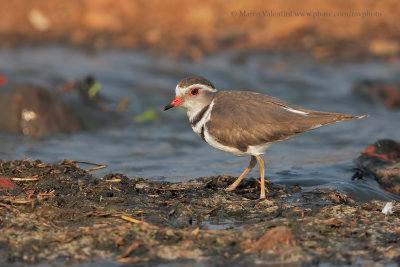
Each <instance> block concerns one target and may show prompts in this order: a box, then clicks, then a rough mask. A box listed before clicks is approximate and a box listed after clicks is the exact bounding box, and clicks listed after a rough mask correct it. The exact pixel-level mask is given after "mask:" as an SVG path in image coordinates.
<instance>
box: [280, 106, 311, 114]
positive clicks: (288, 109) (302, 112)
mask: <svg viewBox="0 0 400 267" xmlns="http://www.w3.org/2000/svg"><path fill="white" fill-rule="evenodd" d="M283 108H284V109H286V110H287V111H290V112H293V113H297V114H301V115H307V114H308V113H307V112H304V111H300V110H297V109H292V108H288V107H283Z"/></svg>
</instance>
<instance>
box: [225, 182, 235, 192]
mask: <svg viewBox="0 0 400 267" xmlns="http://www.w3.org/2000/svg"><path fill="white" fill-rule="evenodd" d="M236 187H237V186H236V185H234V184H231V185H230V186H228V187H227V188H225V192H232V191H233V190H235V189H236Z"/></svg>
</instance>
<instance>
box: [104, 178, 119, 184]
mask: <svg viewBox="0 0 400 267" xmlns="http://www.w3.org/2000/svg"><path fill="white" fill-rule="evenodd" d="M103 181H104V182H108V183H118V182H121V179H111V180H103Z"/></svg>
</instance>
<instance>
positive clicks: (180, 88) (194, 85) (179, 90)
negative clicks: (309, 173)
mask: <svg viewBox="0 0 400 267" xmlns="http://www.w3.org/2000/svg"><path fill="white" fill-rule="evenodd" d="M188 88H199V89H201V90H207V91H210V92H214V93H215V92H217V89H214V88H212V87H209V86H207V85H204V84H200V83H196V84H192V85H190V86H189V87H179V86H178V85H177V86H176V89H175V94H176V95H179V94H182V93H183V92H185V90H186V89H188Z"/></svg>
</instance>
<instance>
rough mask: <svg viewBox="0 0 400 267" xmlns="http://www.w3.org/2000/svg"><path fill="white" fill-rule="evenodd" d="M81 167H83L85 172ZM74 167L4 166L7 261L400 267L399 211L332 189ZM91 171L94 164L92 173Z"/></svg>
mask: <svg viewBox="0 0 400 267" xmlns="http://www.w3.org/2000/svg"><path fill="white" fill-rule="evenodd" d="M81 165H82V164H81ZM81 167H87V166H83V165H82V166H79V165H78V164H77V163H76V162H74V161H68V160H64V161H63V162H61V163H59V164H45V163H42V162H41V161H39V160H36V161H28V160H18V161H2V162H1V163H0V175H1V176H2V178H1V180H2V181H0V185H1V186H2V189H1V190H0V229H1V231H0V253H1V255H2V258H4V259H5V261H6V262H9V263H20V262H26V263H45V262H59V263H65V262H68V263H76V262H89V261H100V260H102V259H111V260H112V261H115V262H118V263H145V264H147V263H182V262H186V263H188V262H197V263H205V264H210V263H212V264H217V265H218V264H227V263H229V264H230V265H233V266H236V265H244V264H253V265H254V264H260V265H265V264H291V265H294V266H298V265H306V264H307V265H308V264H310V263H311V264H318V263H334V264H355V263H369V262H379V263H395V262H399V261H400V246H399V242H400V227H399V224H400V210H399V205H398V203H396V202H393V203H392V204H393V206H394V208H393V213H390V212H389V213H388V214H387V215H385V214H383V213H382V208H383V207H384V206H385V204H386V203H384V202H382V201H371V202H367V203H359V202H356V201H354V200H353V199H351V197H350V196H347V195H345V194H343V193H341V192H339V191H337V190H335V189H333V188H331V189H316V190H313V191H304V190H302V188H300V187H299V186H288V187H282V186H279V185H277V184H273V183H268V184H267V186H268V189H269V193H268V194H267V199H265V200H259V199H258V196H259V190H260V189H259V188H260V185H259V182H258V181H257V180H256V179H252V178H251V179H245V180H244V181H243V182H242V184H241V185H240V186H239V187H238V189H237V190H236V191H234V192H229V193H228V192H225V191H224V188H226V187H227V186H228V185H229V184H230V183H232V182H233V181H234V180H235V177H230V176H217V177H203V178H198V179H196V180H192V181H189V182H181V183H170V182H161V181H153V180H148V179H143V178H140V177H127V176H125V175H123V174H117V173H109V174H107V175H105V176H104V177H102V178H97V177H95V176H93V175H92V174H91V172H90V170H89V171H88V170H84V169H82V168H81ZM89 167H90V166H89Z"/></svg>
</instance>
